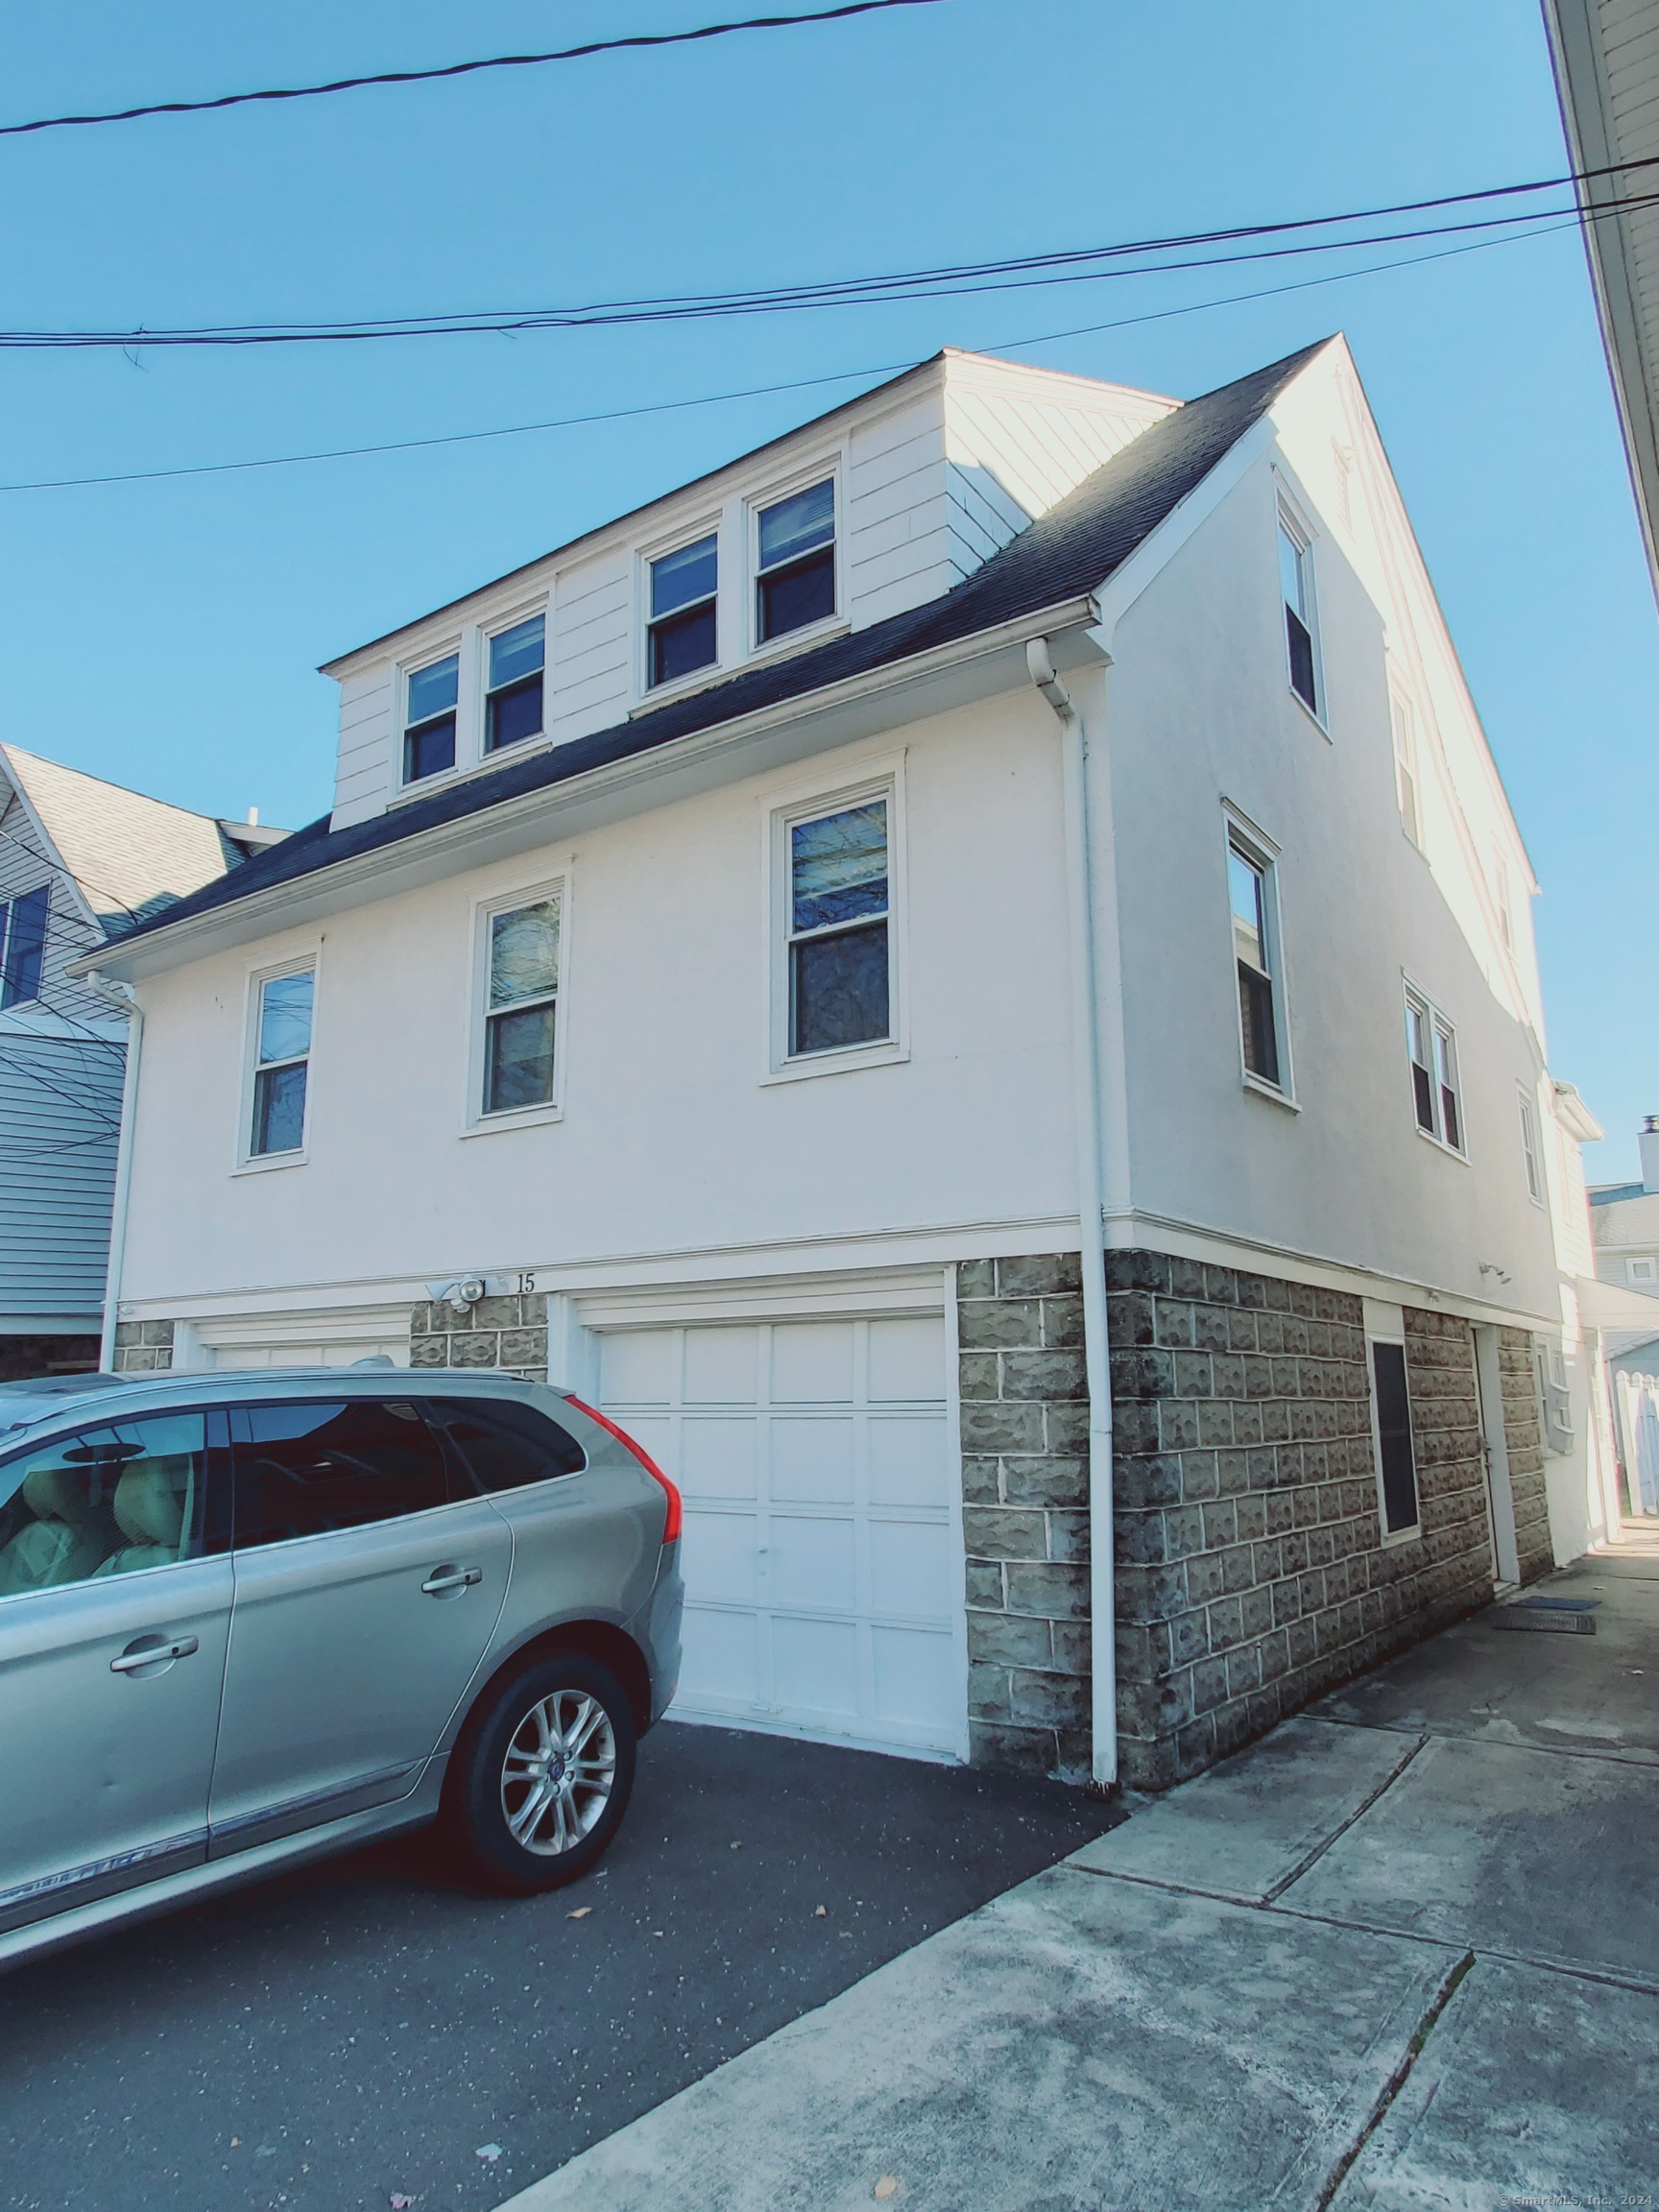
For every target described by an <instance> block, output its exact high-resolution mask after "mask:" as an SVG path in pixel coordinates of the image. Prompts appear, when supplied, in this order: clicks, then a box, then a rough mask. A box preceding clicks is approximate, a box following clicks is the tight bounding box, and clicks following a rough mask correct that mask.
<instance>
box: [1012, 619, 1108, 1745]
mask: <svg viewBox="0 0 1659 2212" xmlns="http://www.w3.org/2000/svg"><path fill="white" fill-rule="evenodd" d="M1025 666H1026V668H1027V670H1028V671H1029V673H1030V677H1031V681H1032V683H1033V684H1035V685H1036V686H1037V688H1038V690H1039V691H1041V692H1042V694H1043V696H1044V698H1045V699H1046V700H1047V702H1048V704H1049V706H1050V707H1052V708H1053V709H1054V712H1055V714H1056V715H1057V716H1058V717H1059V721H1060V728H1061V733H1062V735H1061V746H1062V751H1061V762H1062V769H1063V775H1064V805H1065V813H1066V906H1067V920H1068V924H1069V934H1070V951H1071V958H1070V968H1071V977H1070V980H1071V1068H1072V1076H1073V1081H1074V1084H1075V1090H1076V1121H1077V1226H1078V1232H1079V1236H1080V1239H1081V1250H1080V1254H1079V1265H1080V1267H1081V1270H1082V1276H1083V1369H1084V1375H1085V1377H1086V1380H1087V1383H1088V1387H1089V1620H1090V1677H1091V1693H1092V1695H1091V1714H1090V1718H1091V1721H1092V1724H1093V1729H1092V1732H1093V1736H1094V1779H1095V1781H1096V1782H1098V1783H1102V1784H1111V1783H1115V1782H1116V1781H1117V1779H1118V1642H1117V1625H1118V1623H1117V1610H1118V1609H1117V1590H1116V1587H1115V1585H1114V1581H1113V1559H1114V1550H1115V1548H1114V1544H1113V1511H1112V1366H1111V1358H1110V1355H1109V1352H1108V1349H1107V1341H1106V1234H1105V1216H1104V1213H1103V1210H1102V1191H1101V1172H1102V1169H1101V1159H1102V1148H1101V1120H1100V1053H1099V1038H1098V1035H1097V1024H1096V1021H1095V998H1094V899H1093V896H1092V894H1091V891H1090V885H1089V783H1088V775H1087V769H1088V758H1089V746H1088V738H1087V735H1086V733H1085V732H1084V728H1083V721H1082V717H1081V716H1080V715H1079V713H1078V712H1077V709H1076V708H1075V707H1074V706H1073V705H1072V704H1071V696H1070V692H1069V691H1068V690H1067V688H1066V686H1065V685H1064V684H1062V683H1061V681H1060V679H1059V677H1058V676H1057V675H1056V674H1055V672H1054V661H1053V657H1052V655H1051V654H1050V652H1049V650H1048V640H1047V638H1046V637H1033V638H1031V639H1030V641H1029V642H1028V643H1027V645H1026V647H1025Z"/></svg>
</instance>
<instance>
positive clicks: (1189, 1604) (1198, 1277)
mask: <svg viewBox="0 0 1659 2212" xmlns="http://www.w3.org/2000/svg"><path fill="white" fill-rule="evenodd" d="M1107 1261H1108V1281H1109V1286H1110V1292H1109V1301H1110V1316H1111V1337H1112V1383H1113V1420H1114V1435H1115V1445H1116V1450H1115V1455H1114V1464H1115V1481H1116V1503H1117V1557H1118V1565H1117V1575H1116V1582H1117V1593H1118V1682H1119V1711H1118V1725H1119V1753H1120V1763H1121V1770H1122V1773H1123V1778H1124V1780H1125V1781H1126V1782H1128V1783H1130V1784H1131V1785H1133V1786H1135V1787H1139V1788H1142V1789H1164V1788H1166V1787H1168V1786H1169V1785H1170V1784H1171V1783H1174V1782H1177V1781H1180V1780H1182V1779H1184V1778H1185V1777H1186V1776H1188V1775H1190V1774H1194V1773H1197V1772H1199V1771H1200V1770H1201V1769H1202V1768H1204V1767H1208V1766H1210V1765H1211V1764H1212V1763H1213V1762H1214V1760H1216V1759H1218V1758H1220V1757H1222V1756H1223V1755H1224V1754H1225V1753H1226V1752H1228V1751H1230V1750H1233V1749H1235V1748H1236V1747H1237V1746H1238V1744H1240V1743H1244V1742H1245V1741H1247V1740H1248V1739H1249V1738H1250V1737H1252V1736H1256V1735H1260V1734H1261V1733H1262V1731H1263V1730H1265V1729H1267V1728H1270V1727H1271V1726H1272V1725H1273V1724H1274V1723H1275V1722H1276V1721H1277V1720H1278V1719H1281V1718H1283V1716H1284V1715H1286V1714H1287V1713H1291V1712H1294V1711H1296V1710H1297V1709H1298V1708H1299V1707H1301V1706H1303V1705H1305V1704H1307V1703H1308V1702H1309V1701H1310V1699H1312V1698H1314V1697H1316V1696H1318V1695H1321V1694H1322V1693H1323V1692H1324V1691H1326V1690H1328V1689H1330V1688H1331V1687H1332V1686H1333V1685H1334V1683H1336V1682H1339V1681H1341V1680H1343V1679H1345V1678H1346V1677H1348V1676H1350V1675H1353V1674H1356V1673H1358V1672H1359V1671H1362V1670H1363V1669H1365V1668H1367V1667H1370V1666H1374V1665H1375V1664H1376V1663H1377V1662H1378V1661H1379V1660H1380V1659H1383V1658H1384V1657H1386V1656H1387V1655H1388V1654H1389V1653H1390V1652H1391V1651H1393V1650H1396V1649H1399V1648H1400V1647H1403V1646H1404V1645H1406V1644H1407V1643H1410V1642H1413V1641H1415V1640H1416V1639H1417V1638H1419V1637H1421V1636H1425V1635H1428V1634H1430V1633H1431V1631H1432V1630H1433V1629H1435V1628H1438V1627H1440V1626H1442V1625H1444V1624H1445V1623H1447V1622H1449V1621H1451V1620H1454V1619H1455V1618H1457V1617H1458V1616H1459V1615H1460V1614H1462V1613H1466V1612H1468V1611H1470V1610H1472V1609H1473V1608H1474V1607H1475V1606H1477V1605H1479V1604H1480V1603H1482V1602H1484V1601H1485V1599H1487V1598H1488V1597H1489V1596H1490V1593H1491V1580H1490V1566H1491V1554H1490V1548H1489V1544H1488V1540H1487V1532H1486V1520H1485V1500H1484V1487H1483V1485H1484V1466H1483V1462H1482V1459H1481V1455H1480V1437H1479V1400H1478V1395H1477V1384H1476V1378H1475V1359H1474V1343H1473V1339H1472V1336H1471V1334H1470V1332H1469V1329H1468V1325H1467V1324H1466V1323H1464V1322H1462V1321H1460V1320H1456V1319H1455V1318H1454V1317H1452V1316H1450V1315H1445V1314H1439V1313H1432V1312H1418V1311H1415V1310H1407V1316H1406V1326H1407V1386H1408V1389H1409V1392H1410V1398H1411V1407H1412V1419H1413V1426H1414V1433H1415V1443H1416V1457H1417V1469H1418V1483H1419V1491H1420V1496H1421V1502H1422V1527H1421V1532H1420V1535H1419V1536H1418V1537H1417V1538H1414V1539H1413V1540H1411V1541H1409V1542H1407V1543H1404V1544H1398V1545H1390V1546H1388V1547H1386V1548H1384V1546H1383V1541H1382V1530H1381V1525H1380V1519H1379V1514H1378V1503H1377V1483H1376V1474H1375V1462H1374V1454H1373V1449H1372V1441H1371V1410H1370V1384H1369V1374H1368V1365H1367V1353H1366V1347H1365V1337H1364V1328H1363V1310H1362V1308H1361V1306H1360V1303H1359V1301H1358V1299H1357V1298H1351V1297H1347V1296H1344V1295H1342V1294H1340V1293H1338V1292H1335V1291H1329V1290H1316V1289H1313V1288H1311V1287H1310V1286H1308V1285H1305V1284H1292V1283H1285V1282H1280V1281H1278V1280H1276V1279H1274V1278H1271V1277H1266V1276H1261V1275H1253V1274H1248V1273H1243V1272H1240V1271H1238V1270H1236V1269H1233V1268H1227V1267H1214V1266H1204V1265H1199V1264H1198V1263H1196V1262H1190V1261H1185V1260H1178V1259H1173V1258H1171V1257H1169V1256H1168V1255H1166V1254H1163V1253H1157V1252H1112V1253H1108V1255H1107Z"/></svg>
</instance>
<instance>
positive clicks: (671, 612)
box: [646, 531, 720, 688]
mask: <svg viewBox="0 0 1659 2212" xmlns="http://www.w3.org/2000/svg"><path fill="white" fill-rule="evenodd" d="M719 583H720V552H719V543H718V541H717V540H716V538H715V536H714V533H713V532H712V531H710V532H709V536H708V537H707V538H699V539H698V540H697V541H696V543H695V544H694V545H682V546H681V547H680V549H679V551H678V552H676V553H665V554H663V556H662V558H661V561H653V562H652V564H651V620H650V629H649V634H648V637H649V642H648V647H647V661H648V666H647V668H646V681H647V682H648V683H649V684H650V685H652V687H653V688H655V686H656V685H659V684H673V683H676V682H677V681H678V680H679V679H680V678H681V677H682V676H691V675H695V673H696V672H697V670H698V669H699V668H711V667H712V666H713V665H714V662H715V661H716V660H718V658H719V639H718V636H717V633H716V615H717V612H718V605H719V597H718V594H719Z"/></svg>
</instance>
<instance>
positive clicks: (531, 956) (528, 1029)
mask: <svg viewBox="0 0 1659 2212" xmlns="http://www.w3.org/2000/svg"><path fill="white" fill-rule="evenodd" d="M562 904H563V901H562V899H561V897H560V895H559V893H558V892H549V893H547V894H545V895H544V896H542V897H541V898H539V899H535V900H531V901H529V902H526V903H525V904H524V905H521V906H507V907H501V908H498V909H497V910H495V911H493V912H492V913H490V914H489V915H487V916H486V918H485V920H486V943H485V948H484V1040H483V1043H484V1049H483V1055H482V1061H483V1067H482V1080H483V1092H482V1100H481V1105H480V1109H479V1111H480V1112H481V1113H482V1114H484V1115H486V1116H488V1115H494V1114H521V1113H523V1112H525V1111H526V1110H527V1109H530V1108H533V1107H539V1106H550V1105H551V1104H552V1103H553V1100H554V1095H555V1077H556V1073H557V1070H556V1067H555V1057H554V1055H555V1047H556V1046H557V1042H558V1027H559V935H560V916H561V908H562Z"/></svg>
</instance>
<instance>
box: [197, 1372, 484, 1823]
mask: <svg viewBox="0 0 1659 2212" xmlns="http://www.w3.org/2000/svg"><path fill="white" fill-rule="evenodd" d="M231 1423H232V1428H233V1432H234V1444H233V1450H234V1455H235V1461H236V1479H235V1533H234V1543H235V1550H234V1553H233V1557H234V1561H235V1599H234V1603H233V1607H232V1613H231V1625H230V1651H229V1658H228V1664H227V1667H226V1673H225V1705H224V1712H223V1715H222V1717H221V1720H220V1727H219V1750H218V1756H217V1759H216V1761H215V1764H214V1771H213V1791H212V1802H211V1808H210V1814H209V1821H210V1826H211V1831H212V1835H211V1841H210V1846H209V1848H210V1852H211V1855H213V1856H215V1857H217V1856H219V1855H220V1854H222V1853H225V1852H229V1851H237V1850H245V1849H247V1848H249V1847H250V1846H251V1845H252V1844H255V1843H260V1842H264V1841H266V1840H267V1839H270V1838H272V1837H275V1836H280V1835H284V1834H289V1833H292V1832H294V1831H295V1830H298V1829H301V1828H307V1827H313V1826H317V1825H320V1824H322V1823H323V1822H325V1821H328V1820H332V1819H337V1818H339V1817H341V1816H342V1815H345V1814H347V1813H352V1812H359V1811H362V1810H364V1809H365V1808H367V1807H369V1806H373V1805H377V1804H384V1803H389V1802H391V1801H392V1800H394V1799H396V1798H397V1797H401V1796H404V1795H406V1794H407V1793H408V1791H410V1790H411V1789H412V1788H413V1787H414V1785H415V1783H416V1781H417V1779H418V1778H419V1775H420V1770H421V1765H422V1763H423V1762H424V1761H425V1760H426V1759H427V1758H428V1757H429V1756H430V1755H431V1753H432V1751H433V1750H434V1749H435V1748H436V1746H437V1743H438V1740H439V1738H440V1737H441V1736H442V1734H443V1733H444V1729H445V1724H446V1722H447V1721H448V1719H449V1717H450V1715H451V1714H452V1713H453V1712H454V1710H455V1707H456V1705H457V1704H458V1703H459V1701H460V1699H461V1697H462V1696H463V1695H464V1694H465V1692H466V1689H467V1686H468V1684H469V1682H470V1680H471V1679H472V1676H473V1674H474V1672H475V1671H476V1670H477V1667H478V1663H479V1661H480V1660H481V1659H482V1658H483V1656H484V1652H485V1648H486V1647H487V1646H488V1644H489V1642H490V1638H491V1635H492V1633H493V1629H494V1626H495V1623H496V1621H497V1620H498V1619H499V1618H500V1613H501V1606H502V1603H503V1600H504V1599H505V1598H506V1594H507V1576H508V1572H509V1569H510V1566H511V1563H512V1554H513V1538H512V1532H511V1530H510V1529H509V1527H508V1526H507V1524H506V1522H505V1521H504V1520H503V1518H502V1517H501V1515H500V1514H499V1513H497V1512H496V1510H495V1508H494V1507H493V1505H492V1504H491V1503H489V1501H488V1500H487V1499H484V1498H481V1497H478V1496H477V1495H476V1494H475V1491H474V1487H473V1485H472V1483H471V1482H470V1481H469V1480H468V1479H466V1478H465V1477H464V1476H463V1474H462V1473H461V1470H460V1469H459V1466H458V1464H457V1463H456V1462H455V1461H454V1460H453V1458H452V1456H451V1455H446V1454H445V1450H444V1448H443V1446H442V1445H441V1444H440V1442H439V1439H438V1437H437V1436H436V1434H435V1433H434V1432H433V1431H432V1429H431V1428H430V1427H429V1426H428V1424H427V1422H426V1420H425V1418H424V1416H423V1415H422V1413H421V1409H420V1407H419V1406H418V1405H416V1404H414V1403H412V1402H411V1401H408V1400H397V1399H383V1400H370V1399H363V1398H356V1399H334V1400H331V1401H327V1402H323V1401H318V1402H313V1403H306V1404H300V1403H297V1402H295V1401H288V1402H286V1403H283V1404H278V1405H270V1406H253V1407H242V1408H238V1409H236V1410H235V1411H234V1412H233V1413H232V1415H231Z"/></svg>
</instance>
